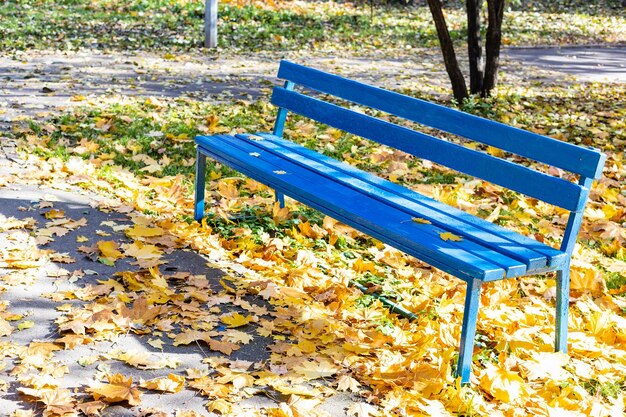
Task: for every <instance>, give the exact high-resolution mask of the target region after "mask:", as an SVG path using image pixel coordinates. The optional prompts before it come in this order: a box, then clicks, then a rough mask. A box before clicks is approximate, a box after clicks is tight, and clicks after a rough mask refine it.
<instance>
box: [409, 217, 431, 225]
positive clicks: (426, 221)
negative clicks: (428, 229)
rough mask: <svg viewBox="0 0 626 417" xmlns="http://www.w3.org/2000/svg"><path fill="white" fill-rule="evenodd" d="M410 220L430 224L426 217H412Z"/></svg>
mask: <svg viewBox="0 0 626 417" xmlns="http://www.w3.org/2000/svg"><path fill="white" fill-rule="evenodd" d="M411 220H412V221H413V222H415V223H421V224H431V221H430V220H427V219H422V218H421V217H412V218H411Z"/></svg>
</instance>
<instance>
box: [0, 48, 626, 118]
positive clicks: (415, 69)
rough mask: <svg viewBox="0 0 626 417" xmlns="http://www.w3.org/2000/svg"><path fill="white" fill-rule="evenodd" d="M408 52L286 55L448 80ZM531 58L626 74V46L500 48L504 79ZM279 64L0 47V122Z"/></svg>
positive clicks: (439, 84) (592, 74) (554, 78)
mask: <svg viewBox="0 0 626 417" xmlns="http://www.w3.org/2000/svg"><path fill="white" fill-rule="evenodd" d="M410 57H411V59H408V60H407V59H404V58H403V59H393V58H385V57H378V56H377V57H369V58H368V57H330V56H314V57H307V58H303V57H302V56H300V55H296V54H293V53H292V55H291V56H286V58H288V59H293V60H296V61H298V62H301V63H304V64H306V65H311V66H315V67H317V68H321V69H325V70H328V71H332V72H337V73H340V74H343V75H346V76H348V77H351V78H356V79H359V80H363V81H365V82H371V83H374V84H376V85H380V86H383V87H386V88H391V89H416V90H417V91H420V89H423V88H424V86H426V88H428V86H433V87H436V88H435V90H439V91H441V90H444V91H445V90H446V89H447V88H448V78H447V75H446V73H445V71H444V69H443V66H442V62H441V57H440V55H439V52H438V50H437V49H434V48H433V49H429V50H426V49H422V50H416V51H414V52H412V54H411V56H410ZM529 65H530V66H533V67H535V68H537V69H540V71H535V72H534V73H533V76H534V77H538V78H539V79H540V80H542V81H543V82H547V83H562V82H571V80H570V79H567V75H572V76H575V77H576V78H577V79H578V80H580V81H604V82H626V47H614V48H583V47H577V48H515V49H506V50H504V51H503V60H502V71H503V73H504V74H506V77H508V79H509V80H510V82H513V83H514V82H515V81H516V80H518V79H519V80H524V78H525V77H526V76H527V74H528V69H529ZM277 68H278V61H277V60H276V58H275V57H266V56H263V55H260V54H257V55H250V56H235V57H228V58H222V57H220V58H217V59H212V58H211V59H209V58H206V57H204V56H202V55H190V56H188V57H185V58H176V59H169V60H168V59H164V58H163V57H160V56H156V55H150V54H142V55H124V54H119V55H103V54H94V53H89V52H84V51H83V52H76V53H74V52H41V51H40V52H28V53H22V55H18V56H16V57H8V56H1V55H0V79H2V80H3V84H2V85H0V129H1V128H2V127H3V126H4V127H5V128H7V127H8V125H9V124H10V123H11V122H12V121H15V120H19V119H20V118H24V117H38V116H45V115H46V114H48V113H50V112H58V111H63V110H65V109H68V108H70V107H73V106H81V105H85V104H86V103H88V102H89V100H92V99H94V98H97V97H103V96H105V97H122V98H123V97H127V96H155V97H189V98H193V99H198V100H206V101H210V102H227V101H229V100H233V99H254V98H256V97H259V96H260V95H264V94H265V95H267V94H269V92H270V87H271V86H272V85H274V84H276V83H277V82H278V81H277V80H276V78H275V74H276V70H277ZM416 86H419V87H416Z"/></svg>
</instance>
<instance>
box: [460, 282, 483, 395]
mask: <svg viewBox="0 0 626 417" xmlns="http://www.w3.org/2000/svg"><path fill="white" fill-rule="evenodd" d="M482 283H483V282H482V281H481V280H479V279H474V280H472V281H468V283H467V289H466V293H465V312H464V313H463V329H462V330H461V348H460V349H459V363H458V366H457V371H456V372H457V376H460V377H461V384H463V385H467V384H469V382H470V374H471V372H472V355H473V353H474V338H475V336H476V319H477V318H478V305H479V303H480V287H481V286H482Z"/></svg>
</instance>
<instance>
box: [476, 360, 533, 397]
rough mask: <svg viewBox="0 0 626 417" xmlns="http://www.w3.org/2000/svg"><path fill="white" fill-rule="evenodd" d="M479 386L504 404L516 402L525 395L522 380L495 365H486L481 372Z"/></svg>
mask: <svg viewBox="0 0 626 417" xmlns="http://www.w3.org/2000/svg"><path fill="white" fill-rule="evenodd" d="M480 386H481V387H483V388H484V389H485V390H486V391H487V392H489V394H491V396H492V397H494V398H496V399H498V400H500V401H502V402H505V403H511V402H516V401H518V400H519V399H521V397H522V396H523V395H525V393H526V386H525V384H524V380H523V379H522V378H520V376H519V375H518V374H517V373H516V372H511V371H509V370H507V369H505V368H503V367H500V366H495V365H488V366H487V368H486V369H485V370H484V371H483V373H482V375H481V377H480Z"/></svg>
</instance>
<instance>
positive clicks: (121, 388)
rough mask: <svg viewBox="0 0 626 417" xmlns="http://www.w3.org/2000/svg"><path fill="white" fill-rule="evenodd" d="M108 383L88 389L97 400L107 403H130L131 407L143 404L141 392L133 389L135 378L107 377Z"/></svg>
mask: <svg viewBox="0 0 626 417" xmlns="http://www.w3.org/2000/svg"><path fill="white" fill-rule="evenodd" d="M107 379H108V381H109V382H108V383H103V382H98V383H96V384H94V385H93V386H90V387H89V388H87V392H90V393H91V395H92V396H93V398H94V399H95V400H100V399H102V401H104V402H107V403H117V402H121V401H128V404H130V405H139V404H140V403H141V391H139V390H138V389H137V388H134V387H133V378H132V377H128V378H125V377H124V375H122V374H113V375H107Z"/></svg>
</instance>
